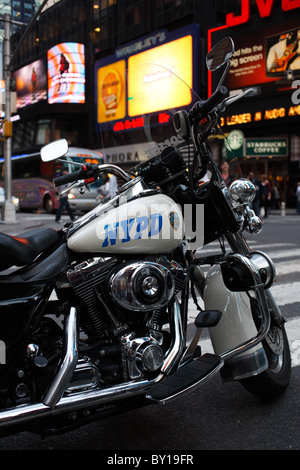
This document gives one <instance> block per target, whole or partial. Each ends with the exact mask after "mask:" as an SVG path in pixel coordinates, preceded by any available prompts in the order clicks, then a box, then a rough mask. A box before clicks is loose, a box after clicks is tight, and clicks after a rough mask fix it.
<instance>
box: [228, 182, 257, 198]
mask: <svg viewBox="0 0 300 470" xmlns="http://www.w3.org/2000/svg"><path fill="white" fill-rule="evenodd" d="M229 193H230V196H231V198H232V199H233V200H234V201H236V202H241V203H245V202H246V203H249V202H252V201H253V199H254V198H255V193H256V191H255V186H254V184H253V183H252V182H251V181H250V180H248V179H247V178H240V179H238V180H235V181H234V182H233V183H231V185H230V188H229Z"/></svg>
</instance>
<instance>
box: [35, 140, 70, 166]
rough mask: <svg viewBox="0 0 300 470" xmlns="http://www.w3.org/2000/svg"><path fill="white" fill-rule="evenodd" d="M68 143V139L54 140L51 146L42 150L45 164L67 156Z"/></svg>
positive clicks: (46, 146) (48, 145)
mask: <svg viewBox="0 0 300 470" xmlns="http://www.w3.org/2000/svg"><path fill="white" fill-rule="evenodd" d="M68 148H69V147H68V142H67V141H66V139H59V140H54V142H51V143H50V144H47V145H45V146H44V147H42V148H41V159H42V160H43V162H50V161H51V160H56V159H57V158H59V157H62V156H63V155H65V154H66V153H67V151H68Z"/></svg>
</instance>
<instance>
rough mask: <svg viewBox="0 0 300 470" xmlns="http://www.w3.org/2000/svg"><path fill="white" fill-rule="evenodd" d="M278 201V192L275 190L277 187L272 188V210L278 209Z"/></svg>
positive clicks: (279, 198) (279, 199)
mask: <svg viewBox="0 0 300 470" xmlns="http://www.w3.org/2000/svg"><path fill="white" fill-rule="evenodd" d="M280 201H281V196H280V191H279V189H278V188H277V186H274V188H273V204H274V209H280Z"/></svg>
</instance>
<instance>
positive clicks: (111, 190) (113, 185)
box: [108, 175, 118, 197]
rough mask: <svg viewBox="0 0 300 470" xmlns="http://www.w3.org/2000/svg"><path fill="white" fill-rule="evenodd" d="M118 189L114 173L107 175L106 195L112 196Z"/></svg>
mask: <svg viewBox="0 0 300 470" xmlns="http://www.w3.org/2000/svg"><path fill="white" fill-rule="evenodd" d="M117 191H118V182H117V178H116V176H115V175H109V187H108V195H109V196H110V197H113V196H114V195H115V194H116V192H117Z"/></svg>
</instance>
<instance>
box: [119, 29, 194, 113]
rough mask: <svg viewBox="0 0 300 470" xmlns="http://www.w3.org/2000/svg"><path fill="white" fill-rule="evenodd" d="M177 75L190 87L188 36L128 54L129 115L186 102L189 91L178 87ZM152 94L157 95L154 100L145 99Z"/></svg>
mask: <svg viewBox="0 0 300 470" xmlns="http://www.w3.org/2000/svg"><path fill="white" fill-rule="evenodd" d="M143 64H162V65H163V66H164V67H163V68H158V67H156V66H155V65H153V66H151V67H148V68H147V70H146V69H145V67H144V66H143ZM174 74H176V75H174ZM177 77H180V78H181V79H182V80H183V81H184V82H185V83H186V84H187V85H189V87H191V88H192V87H193V55H192V36H185V37H183V38H180V39H176V40H175V41H171V42H169V43H167V44H164V45H162V46H158V47H156V48H154V49H150V50H149V51H145V52H141V53H140V54H136V55H134V56H131V57H130V58H129V60H128V98H130V99H129V100H128V114H129V116H132V117H134V116H137V115H140V114H144V113H153V112H157V111H162V110H164V109H169V108H178V107H182V106H187V105H188V104H190V102H191V93H190V90H189V88H188V87H181V86H180V85H181V82H180V81H179V80H178V78H177ZM178 87H179V88H180V89H178ZM153 96H156V97H157V99H156V100H155V101H153V100H152V101H151V99H149V97H153Z"/></svg>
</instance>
